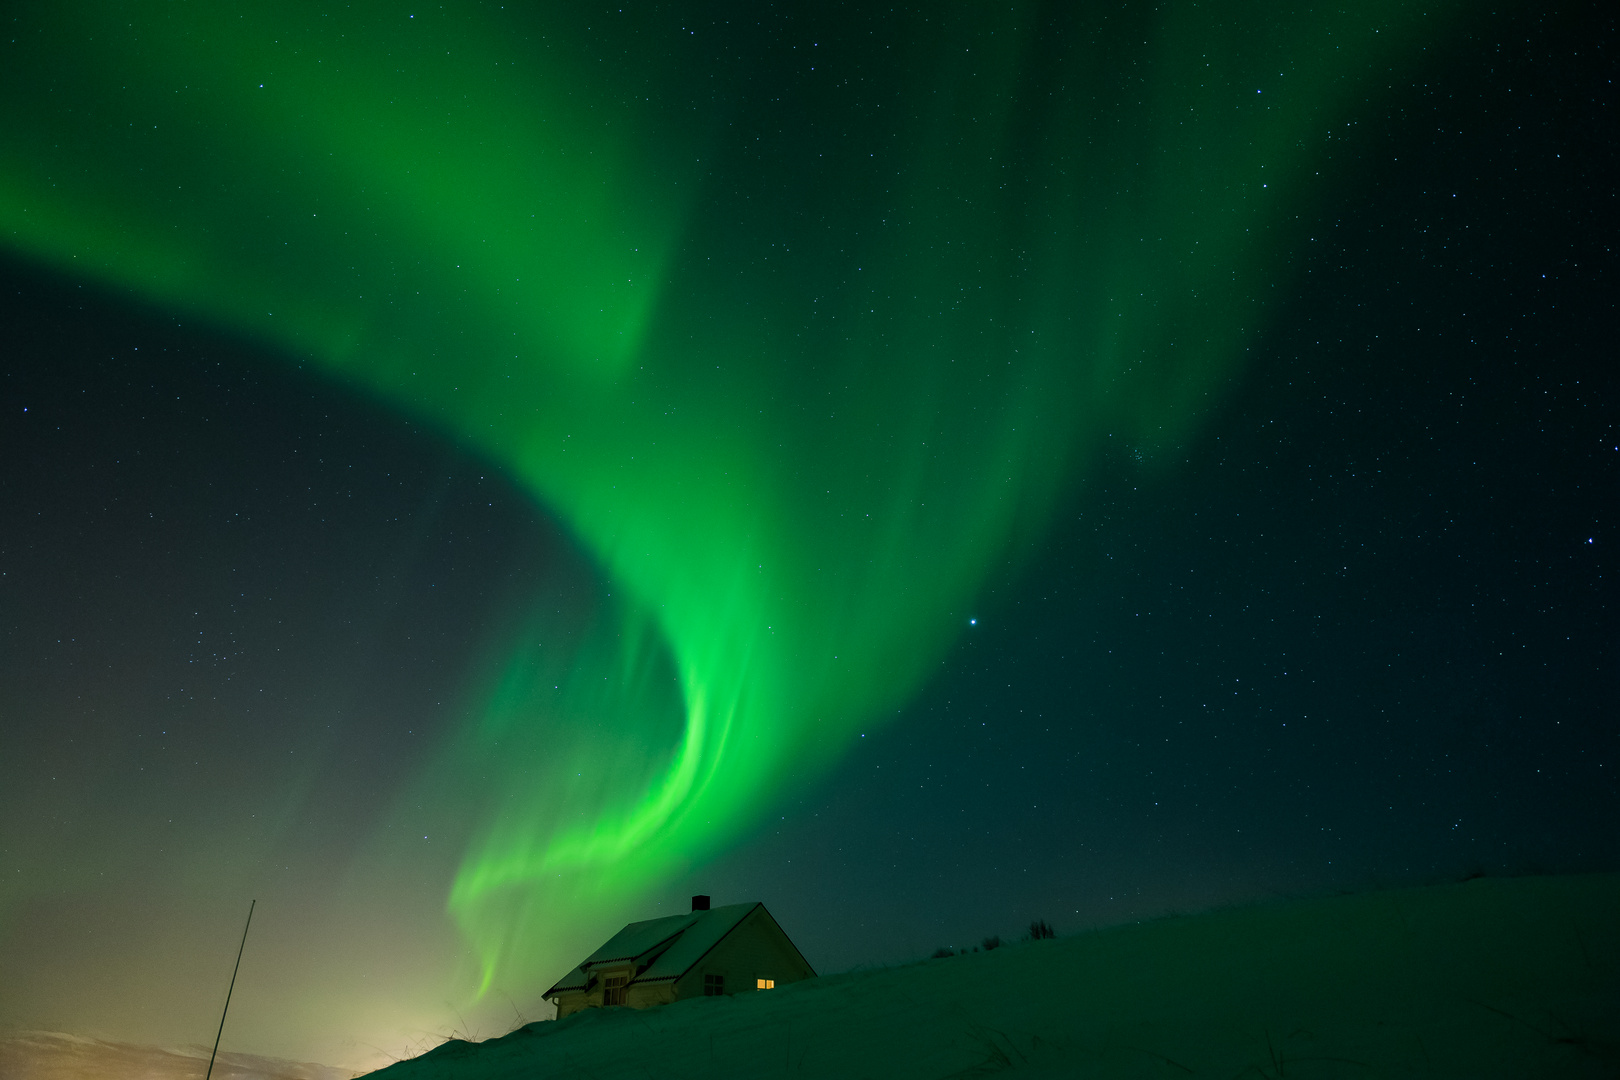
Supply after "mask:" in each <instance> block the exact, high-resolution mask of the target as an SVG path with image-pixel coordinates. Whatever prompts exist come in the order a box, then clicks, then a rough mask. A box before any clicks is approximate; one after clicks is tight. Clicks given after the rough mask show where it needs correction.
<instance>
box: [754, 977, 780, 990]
mask: <svg viewBox="0 0 1620 1080" xmlns="http://www.w3.org/2000/svg"><path fill="white" fill-rule="evenodd" d="M754 982H756V983H758V984H759V989H761V990H775V989H776V980H775V979H755V980H754Z"/></svg>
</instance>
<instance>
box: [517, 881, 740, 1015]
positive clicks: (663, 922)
mask: <svg viewBox="0 0 1620 1080" xmlns="http://www.w3.org/2000/svg"><path fill="white" fill-rule="evenodd" d="M760 906H762V905H761V904H760V903H759V902H758V901H755V902H754V903H751V904H727V905H726V906H725V907H717V908H710V909H709V910H707V911H693V912H688V913H687V914H685V915H667V916H665V917H664V918H662V919H648V920H646V921H645V922H633V923H631V924H630V925H629V926H626V927H625V928H624V929H623V930H620V931H619V932H618V933H617V934H614V935H613V936H612V937H611V938H608V940H607V942H606V943H605V944H603V946H602V947H601V948H599V949H597V950H596V951H595V952H593V953H591V955H590V956H588V957H586V958H585V960H584V961H582V962H581V963H580V965H579V966H578V967H576V968H575V969H574V970H573V971H570V972H569V973H568V974H567V975H564V976H563V977H562V978H561V979H559V980H558V981H557V985H556V986H553V987H552V988H551V989H550V990H547V991H546V996H547V997H550V996H551V995H552V994H558V993H563V992H565V991H569V990H584V989H585V987H586V986H587V985H588V984H589V982H590V978H591V971H592V969H593V968H605V967H632V968H633V969H634V977H633V978H632V979H631V980H630V981H631V982H632V983H646V982H674V981H675V980H676V979H679V978H680V977H681V976H682V975H685V974H686V973H687V972H688V971H691V970H692V967H693V965H695V964H696V963H697V962H698V961H699V960H701V959H703V957H704V956H705V955H707V953H708V952H709V950H710V949H712V948H714V947H715V946H716V945H718V944H719V943H720V940H721V939H722V938H724V937H725V936H726V935H727V934H729V933H731V932H732V931H733V930H735V929H736V928H737V924H738V923H740V922H742V921H743V920H744V919H746V918H747V917H748V915H749V914H750V913H751V912H752V911H753V910H754V909H755V908H757V907H760Z"/></svg>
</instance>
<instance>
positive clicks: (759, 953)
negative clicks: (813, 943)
mask: <svg viewBox="0 0 1620 1080" xmlns="http://www.w3.org/2000/svg"><path fill="white" fill-rule="evenodd" d="M709 974H714V975H724V976H725V977H726V993H727V994H742V993H750V994H751V993H754V992H755V991H756V990H757V989H758V987H757V985H756V983H755V980H757V979H774V980H775V981H776V985H777V986H786V985H787V984H788V983H790V982H798V981H799V980H800V979H809V978H812V977H814V976H815V972H814V971H812V970H811V969H810V965H808V964H806V963H805V962H804V959H803V957H801V956H800V955H799V950H798V949H796V948H794V947H793V943H792V942H791V941H789V940H788V937H787V935H786V934H784V933H783V932H782V929H781V927H779V926H777V925H776V920H774V919H772V918H771V917H770V915H768V914H767V913H766V912H765V909H764V908H756V909H755V910H754V911H753V912H752V913H750V914H749V916H748V917H747V918H746V919H744V920H743V921H742V922H741V923H739V924H738V926H737V928H736V929H735V930H733V931H732V932H731V933H730V934H727V935H726V937H725V938H724V939H723V940H722V941H721V942H720V943H719V944H718V945H716V946H715V947H714V948H713V949H711V950H710V951H709V953H708V955H707V956H705V957H704V958H703V959H702V960H700V961H698V963H697V965H696V966H695V967H693V968H692V970H691V971H689V972H687V973H686V974H685V975H684V976H683V977H682V978H681V979H680V981H679V982H677V983H676V984H675V988H674V989H675V993H674V996H675V997H677V998H689V997H702V996H703V976H705V975H709Z"/></svg>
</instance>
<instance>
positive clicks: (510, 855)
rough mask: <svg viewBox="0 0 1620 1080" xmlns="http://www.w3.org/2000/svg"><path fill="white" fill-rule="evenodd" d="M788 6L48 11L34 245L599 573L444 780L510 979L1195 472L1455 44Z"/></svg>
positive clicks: (1027, 9)
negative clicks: (1381, 122)
mask: <svg viewBox="0 0 1620 1080" xmlns="http://www.w3.org/2000/svg"><path fill="white" fill-rule="evenodd" d="M762 10H763V9H761V8H760V7H759V6H757V5H742V4H736V5H731V6H729V7H728V6H725V5H710V6H708V7H707V8H705V9H703V10H702V11H701V12H699V11H697V10H695V9H691V10H686V11H684V12H680V11H675V10H666V9H654V8H649V9H647V10H645V11H643V10H641V9H639V8H637V9H626V10H619V9H614V8H604V9H600V10H598V9H595V8H592V9H590V10H589V11H587V10H585V9H584V8H582V7H580V6H578V5H531V6H528V7H520V6H517V5H509V6H508V7H507V8H502V7H500V6H498V5H495V4H487V3H485V4H468V3H462V4H456V3H452V4H446V5H444V6H443V7H439V6H437V5H435V6H434V7H433V8H432V10H422V11H415V12H414V13H413V12H412V10H411V9H409V8H406V7H400V6H398V5H395V4H392V3H380V2H373V0H357V2H354V3H351V4H347V5H335V4H334V5H329V4H324V3H314V2H310V0H276V2H274V3H270V2H263V0H239V2H234V3H217V4H204V3H183V2H164V3H157V2H143V0H131V2H120V3H102V2H95V0H85V2H81V3H61V4H46V3H35V4H22V5H14V6H13V9H12V11H13V15H14V21H13V23H12V26H11V34H10V35H9V36H10V38H11V41H10V42H9V43H8V44H7V45H6V46H5V50H6V51H5V54H4V56H5V58H4V61H3V63H0V87H3V91H0V92H3V95H4V97H3V99H0V100H3V108H0V241H3V242H4V243H5V244H6V245H7V246H8V248H9V249H10V251H11V252H12V254H13V255H14V256H16V257H20V258H24V259H29V260H33V261H35V262H37V263H39V264H42V265H47V266H50V267H53V268H55V269H57V270H59V271H62V272H66V273H69V274H72V275H76V276H78V277H80V278H82V279H85V280H90V281H94V282H97V283H100V284H102V285H104V286H107V287H111V288H114V289H117V290H121V291H123V292H125V293H127V294H129V295H132V296H135V297H138V298H140V299H142V300H143V301H145V302H150V303H154V304H157V305H159V306H161V307H163V308H164V309H166V310H170V311H174V312H177V313H185V314H186V315H187V317H192V318H199V319H203V320H205V321H208V322H211V323H213V324H215V325H219V326H223V327H228V328H230V329H231V330H232V331H233V332H235V333H237V334H241V335H245V336H248V337H251V338H253V339H255V340H258V341H261V342H264V343H266V344H268V345H270V346H272V347H274V348H275V349H276V350H278V351H279V352H281V353H283V354H285V355H289V356H292V357H296V358H300V359H304V360H313V361H314V362H317V363H319V364H320V365H322V366H324V367H325V368H326V369H327V370H328V371H329V372H330V374H331V375H332V376H334V377H336V378H338V379H342V380H345V381H347V382H348V383H350V384H351V385H353V386H355V387H358V388H361V389H363V390H364V391H366V392H369V393H373V394H375V395H379V396H380V397H381V398H383V399H384V400H386V401H388V402H390V403H393V404H394V405H395V406H397V407H398V408H399V409H401V410H404V411H406V412H408V413H410V414H412V415H414V416H417V417H419V418H424V419H426V420H428V421H429V422H431V423H434V424H436V425H437V426H438V427H440V428H441V429H442V430H444V431H446V432H448V433H451V434H452V435H453V436H454V437H456V438H458V439H460V440H462V441H463V442H465V443H466V444H468V445H470V446H472V447H474V448H476V449H477V450H478V451H479V452H480V453H482V454H483V455H486V456H487V457H488V458H489V459H491V460H493V461H494V462H497V463H498V464H499V465H500V467H502V468H504V469H506V470H508V471H509V473H510V474H511V475H512V476H513V477H515V478H517V480H518V481H519V482H520V483H521V484H522V485H524V486H525V487H526V489H527V490H528V491H530V492H532V493H533V495H534V497H535V498H536V499H537V500H539V501H540V502H541V503H542V504H543V505H544V506H545V507H547V508H548V510H549V511H550V512H551V513H553V514H554V515H556V516H557V518H558V519H559V520H560V521H562V522H564V523H565V524H566V526H567V527H568V528H569V529H570V530H571V531H572V532H573V534H574V536H575V537H576V538H577V539H578V541H579V543H580V544H581V546H582V548H583V549H584V550H585V551H587V552H588V553H589V554H590V556H591V557H592V558H593V559H594V560H595V561H596V564H597V566H598V568H599V571H600V573H601V575H602V578H603V581H604V582H605V583H606V584H605V585H604V587H603V588H604V594H611V596H606V595H604V596H603V598H602V603H601V605H599V606H598V607H596V608H593V609H592V610H591V611H590V612H588V613H587V616H588V617H587V618H585V620H584V623H585V625H586V626H587V629H586V630H585V631H582V632H580V631H578V630H577V627H575V629H573V630H570V629H569V628H570V627H573V626H575V624H576V623H578V622H579V621H580V620H579V619H578V618H577V617H575V618H574V621H573V622H569V621H568V620H566V619H561V618H559V617H558V616H556V615H555V614H554V613H552V612H551V608H549V607H548V608H546V610H540V611H534V612H531V613H529V614H528V615H527V616H525V617H523V618H521V619H518V620H517V621H516V623H515V626H514V629H513V630H512V635H511V636H512V640H510V641H507V642H505V644H504V646H503V653H502V659H501V661H500V663H499V665H497V670H496V671H495V672H494V674H493V675H491V677H490V678H489V680H488V684H487V688H486V691H485V692H484V693H483V694H482V697H481V699H480V700H481V704H480V706H479V707H478V709H477V710H476V714H475V715H474V716H473V717H472V718H471V720H470V721H469V723H468V724H467V728H466V731H465V732H463V734H462V736H461V737H460V741H459V742H458V743H457V744H456V746H455V747H453V748H452V749H450V750H447V751H446V753H447V756H448V757H449V758H450V759H451V760H453V761H454V762H455V763H456V764H455V765H454V766H453V767H452V768H451V773H452V775H460V776H462V777H463V778H464V783H465V786H467V787H469V788H477V790H478V791H479V797H480V798H482V799H483V803H482V805H483V807H484V810H483V812H482V818H481V824H480V825H479V826H478V827H477V829H476V830H475V832H474V835H473V838H472V840H471V843H470V846H469V849H468V850H467V852H466V854H465V857H464V859H463V862H462V865H461V869H460V872H459V874H458V875H457V877H456V879H455V882H454V884H453V887H452V888H451V890H450V895H449V902H448V903H449V910H450V912H451V914H452V916H453V917H454V919H455V920H456V922H457V923H458V925H459V926H460V927H461V929H462V931H463V932H464V933H465V934H466V936H467V937H468V939H469V940H470V942H471V943H472V945H473V946H474V947H475V949H476V952H477V955H478V957H479V958H480V963H481V971H480V972H479V973H478V974H477V982H478V984H479V985H480V986H481V987H483V988H488V987H490V986H491V985H492V982H491V980H492V979H494V978H495V977H496V975H497V973H499V975H500V976H501V977H502V979H503V985H507V986H513V985H518V984H519V983H521V982H522V980H535V979H545V978H546V977H548V976H551V975H555V974H556V973H557V972H559V971H561V970H563V968H565V967H566V966H567V964H568V963H571V962H572V961H573V959H574V957H573V955H572V954H571V953H570V952H569V951H568V949H569V947H577V945H578V941H577V940H576V938H577V937H578V936H579V933H578V928H579V927H580V926H581V924H582V920H586V921H588V922H589V924H590V925H592V926H596V925H600V922H601V921H602V920H604V919H608V918H611V917H613V916H614V915H616V914H617V913H620V912H622V911H624V910H625V909H626V908H627V907H629V906H630V905H632V904H633V903H634V902H635V900H636V898H637V897H638V896H640V895H645V893H646V892H647V891H648V890H649V889H651V888H653V887H655V886H656V885H658V884H659V883H660V882H661V881H667V880H668V879H669V877H670V875H672V874H675V873H678V872H680V870H681V869H682V868H684V867H686V866H689V865H691V864H692V862H693V861H695V860H698V859H701V858H704V857H705V856H708V855H712V854H714V853H715V852H716V851H718V850H719V848H720V847H721V846H722V845H723V844H725V843H726V842H727V841H728V840H734V839H736V838H737V837H738V836H739V835H741V833H742V831H743V830H745V829H746V828H747V826H748V824H749V823H750V821H752V820H757V819H758V817H759V816H760V815H761V813H763V812H764V811H765V810H766V809H767V808H768V807H769V806H771V805H772V804H773V802H775V801H776V800H779V799H780V798H781V797H782V796H783V795H784V793H786V792H788V791H791V790H792V789H793V788H794V787H795V786H796V785H799V784H802V783H803V782H804V781H805V780H806V779H809V778H813V777H815V776H816V775H817V774H818V773H819V772H822V771H824V769H825V767H826V766H827V765H828V764H830V763H831V762H832V761H834V760H835V759H836V758H837V757H838V756H839V754H840V753H841V752H843V751H844V750H845V749H847V748H848V747H849V746H850V745H851V743H852V741H853V740H854V739H856V738H857V737H858V733H859V731H860V730H861V726H862V725H864V724H867V723H869V722H872V721H873V720H875V719H876V718H877V717H878V716H880V715H882V714H885V713H888V714H892V713H893V712H894V711H895V710H896V708H897V707H898V706H900V705H901V704H903V702H904V701H905V700H906V698H907V697H908V695H910V694H911V693H913V692H914V691H915V690H916V689H917V687H918V686H919V685H920V683H921V682H922V681H923V680H924V679H926V678H927V676H928V674H929V672H930V671H931V670H935V669H937V667H938V665H939V663H940V660H941V659H942V657H943V656H944V655H945V653H946V651H947V649H948V648H949V646H950V645H951V643H952V641H953V639H954V638H955V637H956V635H958V634H959V633H960V632H961V631H962V630H963V628H964V627H965V625H966V617H967V615H968V613H969V612H970V610H971V608H972V605H973V603H974V600H975V597H976V596H977V595H979V593H980V592H981V590H982V589H983V588H984V587H985V586H986V584H987V582H989V581H990V580H992V578H993V577H994V576H995V575H998V574H1005V573H1006V572H1007V571H1008V568H1009V566H1010V565H1012V564H1013V563H1014V562H1015V561H1016V559H1017V557H1018V555H1019V553H1020V552H1022V551H1025V550H1027V549H1028V548H1029V546H1030V545H1031V544H1032V543H1033V542H1035V541H1036V540H1038V538H1039V536H1040V532H1041V528H1042V526H1043V524H1044V522H1045V521H1046V519H1047V518H1048V517H1049V515H1050V512H1051V509H1052V507H1053V506H1054V503H1055V502H1056V500H1057V499H1059V498H1060V497H1062V496H1063V495H1064V493H1065V492H1066V491H1067V490H1068V489H1069V488H1070V486H1071V485H1072V483H1073V482H1074V481H1075V479H1076V478H1077V477H1078V476H1080V475H1081V474H1082V472H1083V470H1084V468H1085V465H1086V462H1087V460H1088V458H1090V457H1092V456H1093V455H1095V454H1096V453H1097V452H1098V451H1099V449H1100V448H1102V447H1105V446H1108V445H1110V443H1111V444H1112V445H1116V446H1126V447H1129V448H1130V451H1131V452H1133V453H1136V454H1139V455H1141V456H1143V457H1144V458H1146V459H1153V458H1154V457H1158V458H1160V459H1162V458H1164V457H1166V456H1168V452H1169V451H1173V450H1174V449H1175V448H1176V447H1177V446H1178V445H1180V444H1183V443H1184V441H1185V439H1186V438H1187V437H1188V435H1189V434H1190V430H1191V425H1192V424H1193V423H1194V421H1195V419H1196V416H1197V415H1198V413H1199V412H1200V411H1201V410H1204V409H1206V408H1207V407H1208V405H1209V403H1210V401H1211V397H1210V395H1211V394H1212V393H1213V392H1214V390H1215V388H1216V387H1218V386H1220V385H1223V384H1225V383H1226V382H1228V381H1230V379H1231V377H1232V376H1233V375H1234V374H1235V373H1236V371H1237V370H1238V368H1239V365H1240V363H1241V357H1242V355H1243V353H1244V350H1245V343H1246V342H1247V341H1249V340H1251V339H1252V337H1253V335H1254V334H1255V332H1256V331H1257V330H1258V329H1259V328H1260V327H1261V326H1262V324H1263V321H1264V319H1265V313H1266V309H1267V306H1268V301H1272V302H1274V301H1275V298H1277V297H1279V296H1280V295H1282V294H1281V293H1280V292H1279V290H1278V289H1277V287H1276V286H1277V284H1278V283H1279V282H1281V283H1282V284H1286V280H1285V274H1286V259H1287V255H1288V253H1289V251H1290V249H1291V246H1292V245H1293V244H1295V243H1296V242H1298V241H1299V240H1301V239H1302V236H1301V232H1300V228H1301V226H1300V224H1299V223H1300V221H1302V220H1304V219H1305V218H1306V217H1308V216H1309V213H1310V211H1311V209H1312V208H1313V207H1314V206H1315V205H1317V203H1318V202H1319V200H1320V199H1321V198H1322V197H1323V196H1324V195H1325V194H1327V193H1328V186H1329V185H1328V184H1327V183H1326V181H1325V180H1323V179H1322V178H1321V177H1320V176H1319V175H1318V174H1319V172H1320V171H1321V170H1322V168H1323V161H1324V150H1325V148H1326V147H1327V146H1329V145H1330V143H1329V136H1330V134H1331V132H1332V131H1333V130H1334V129H1335V128H1336V127H1337V128H1339V129H1340V130H1342V127H1343V125H1344V123H1345V122H1346V120H1347V118H1348V117H1349V116H1350V115H1351V110H1352V109H1354V108H1359V107H1362V106H1364V104H1365V103H1366V102H1367V101H1368V100H1369V98H1370V97H1372V96H1374V95H1376V94H1378V93H1380V92H1383V91H1384V90H1385V89H1386V87H1387V86H1388V84H1389V83H1390V82H1391V81H1392V79H1391V74H1392V73H1393V72H1397V71H1399V70H1400V69H1401V68H1402V67H1403V66H1406V65H1410V64H1413V63H1415V62H1416V61H1417V60H1418V59H1419V58H1420V56H1421V54H1422V49H1423V47H1424V45H1425V43H1426V42H1427V41H1430V40H1432V39H1433V38H1434V37H1435V36H1437V35H1438V34H1440V33H1442V32H1443V31H1445V30H1446V29H1447V20H1446V19H1444V18H1442V17H1441V16H1440V15H1439V14H1437V13H1436V10H1435V8H1433V7H1431V8H1430V9H1428V11H1426V12H1425V11H1422V10H1420V9H1418V8H1416V7H1414V6H1411V5H1403V4H1396V3H1392V2H1384V0H1375V2H1369V3H1352V4H1350V5H1346V6H1345V8H1334V7H1328V6H1323V7H1317V8H1312V7H1300V8H1297V9H1281V8H1277V7H1275V6H1273V5H1270V4H1261V3H1251V2H1232V3H1219V2H1217V3H1208V4H1203V5H1195V4H1191V3H1173V4H1167V5H1158V6H1156V7H1153V8H1149V7H1147V6H1143V7H1142V8H1140V9H1129V8H1126V9H1121V8H1119V7H1118V6H1117V5H1107V6H1104V5H1082V4H1074V5H1061V4H1053V5H1040V4H1032V3H1023V2H1018V3H1012V4H1006V5H1000V6H999V7H997V8H996V9H995V10H994V11H993V12H992V11H991V10H990V9H989V7H987V6H982V5H977V4H970V3H952V4H939V5H932V6H927V7H925V8H924V9H923V10H921V11H914V12H904V11H884V12H882V13H877V12H864V11H861V10H860V9H858V8H857V9H835V8H834V7H833V6H832V5H819V6H818V5H806V6H804V7H803V9H802V10H799V11H797V12H796V13H791V12H790V13H783V12H781V11H780V10H778V9H771V11H772V14H770V15H769V16H766V15H762V14H761V11H762ZM554 606H555V605H551V607H554ZM575 615H576V616H577V615H578V613H575ZM587 913H588V914H587ZM570 927H573V928H574V929H573V930H572V931H571V930H570ZM505 980H513V981H505Z"/></svg>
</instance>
